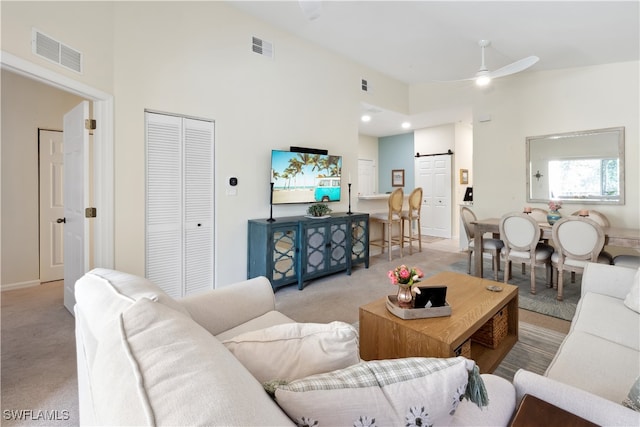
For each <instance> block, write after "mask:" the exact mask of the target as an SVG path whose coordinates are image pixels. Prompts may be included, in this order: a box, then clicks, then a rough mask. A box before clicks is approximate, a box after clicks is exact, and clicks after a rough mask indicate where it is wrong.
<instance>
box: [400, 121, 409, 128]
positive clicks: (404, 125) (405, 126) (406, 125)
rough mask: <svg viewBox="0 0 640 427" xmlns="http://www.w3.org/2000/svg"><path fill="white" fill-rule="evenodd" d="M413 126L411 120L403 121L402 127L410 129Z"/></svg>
mask: <svg viewBox="0 0 640 427" xmlns="http://www.w3.org/2000/svg"><path fill="white" fill-rule="evenodd" d="M410 127H411V123H409V122H402V129H409V128H410Z"/></svg>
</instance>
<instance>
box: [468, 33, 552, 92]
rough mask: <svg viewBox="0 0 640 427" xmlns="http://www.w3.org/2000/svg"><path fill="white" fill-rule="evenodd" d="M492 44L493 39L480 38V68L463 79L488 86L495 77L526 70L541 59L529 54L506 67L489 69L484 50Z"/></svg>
mask: <svg viewBox="0 0 640 427" xmlns="http://www.w3.org/2000/svg"><path fill="white" fill-rule="evenodd" d="M490 44H491V41H489V40H480V41H479V42H478V45H479V46H480V48H481V49H482V64H481V65H480V69H479V70H478V72H477V73H476V74H475V76H473V77H470V78H468V79H461V80H475V82H476V85H477V86H487V85H488V84H489V83H491V80H493V79H495V78H498V77H504V76H508V75H510V74H515V73H519V72H521V71H524V70H526V69H527V68H529V67H531V66H532V65H533V64H535V63H536V62H538V61H539V60H540V58H538V57H537V56H528V57H526V58H522V59H520V60H518V61H516V62H512V63H511V64H509V65H505V66H504V67H502V68H499V69H497V70H495V71H489V69H488V68H487V66H486V65H485V62H484V50H485V48H487V47H488V46H489V45H490Z"/></svg>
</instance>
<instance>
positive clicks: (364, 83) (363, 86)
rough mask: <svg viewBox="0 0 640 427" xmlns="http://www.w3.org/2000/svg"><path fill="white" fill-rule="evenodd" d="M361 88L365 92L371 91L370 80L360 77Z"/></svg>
mask: <svg viewBox="0 0 640 427" xmlns="http://www.w3.org/2000/svg"><path fill="white" fill-rule="evenodd" d="M360 88H361V89H362V91H363V92H369V82H368V81H366V80H365V79H360Z"/></svg>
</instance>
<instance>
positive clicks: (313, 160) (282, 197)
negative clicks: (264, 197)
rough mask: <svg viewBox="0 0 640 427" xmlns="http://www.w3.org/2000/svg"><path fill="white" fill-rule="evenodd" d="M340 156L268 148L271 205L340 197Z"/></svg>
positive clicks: (311, 201) (326, 200) (328, 199)
mask: <svg viewBox="0 0 640 427" xmlns="http://www.w3.org/2000/svg"><path fill="white" fill-rule="evenodd" d="M341 175H342V156H332V155H330V154H312V153H301V152H296V151H281V150H272V151H271V182H273V198H272V203H273V204H274V205H279V204H287V203H314V202H337V201H339V200H340V193H341V179H340V176H341Z"/></svg>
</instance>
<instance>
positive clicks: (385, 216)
mask: <svg viewBox="0 0 640 427" xmlns="http://www.w3.org/2000/svg"><path fill="white" fill-rule="evenodd" d="M403 199H404V192H403V191H402V188H397V189H395V190H394V191H393V192H392V193H391V195H390V196H389V211H388V212H381V213H374V214H371V215H369V221H370V222H371V223H372V224H374V223H379V224H382V238H381V239H375V240H372V241H370V242H369V244H370V245H373V246H379V247H380V248H382V253H384V248H385V246H386V247H387V248H388V250H389V261H391V247H392V246H393V245H394V244H398V245H400V257H402V256H403V253H402V247H403V245H404V242H403V240H404V239H403V238H402V236H403V235H404V230H403V222H402V201H403ZM394 224H397V225H398V227H399V228H400V234H399V235H398V236H395V237H394V235H393V226H394Z"/></svg>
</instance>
